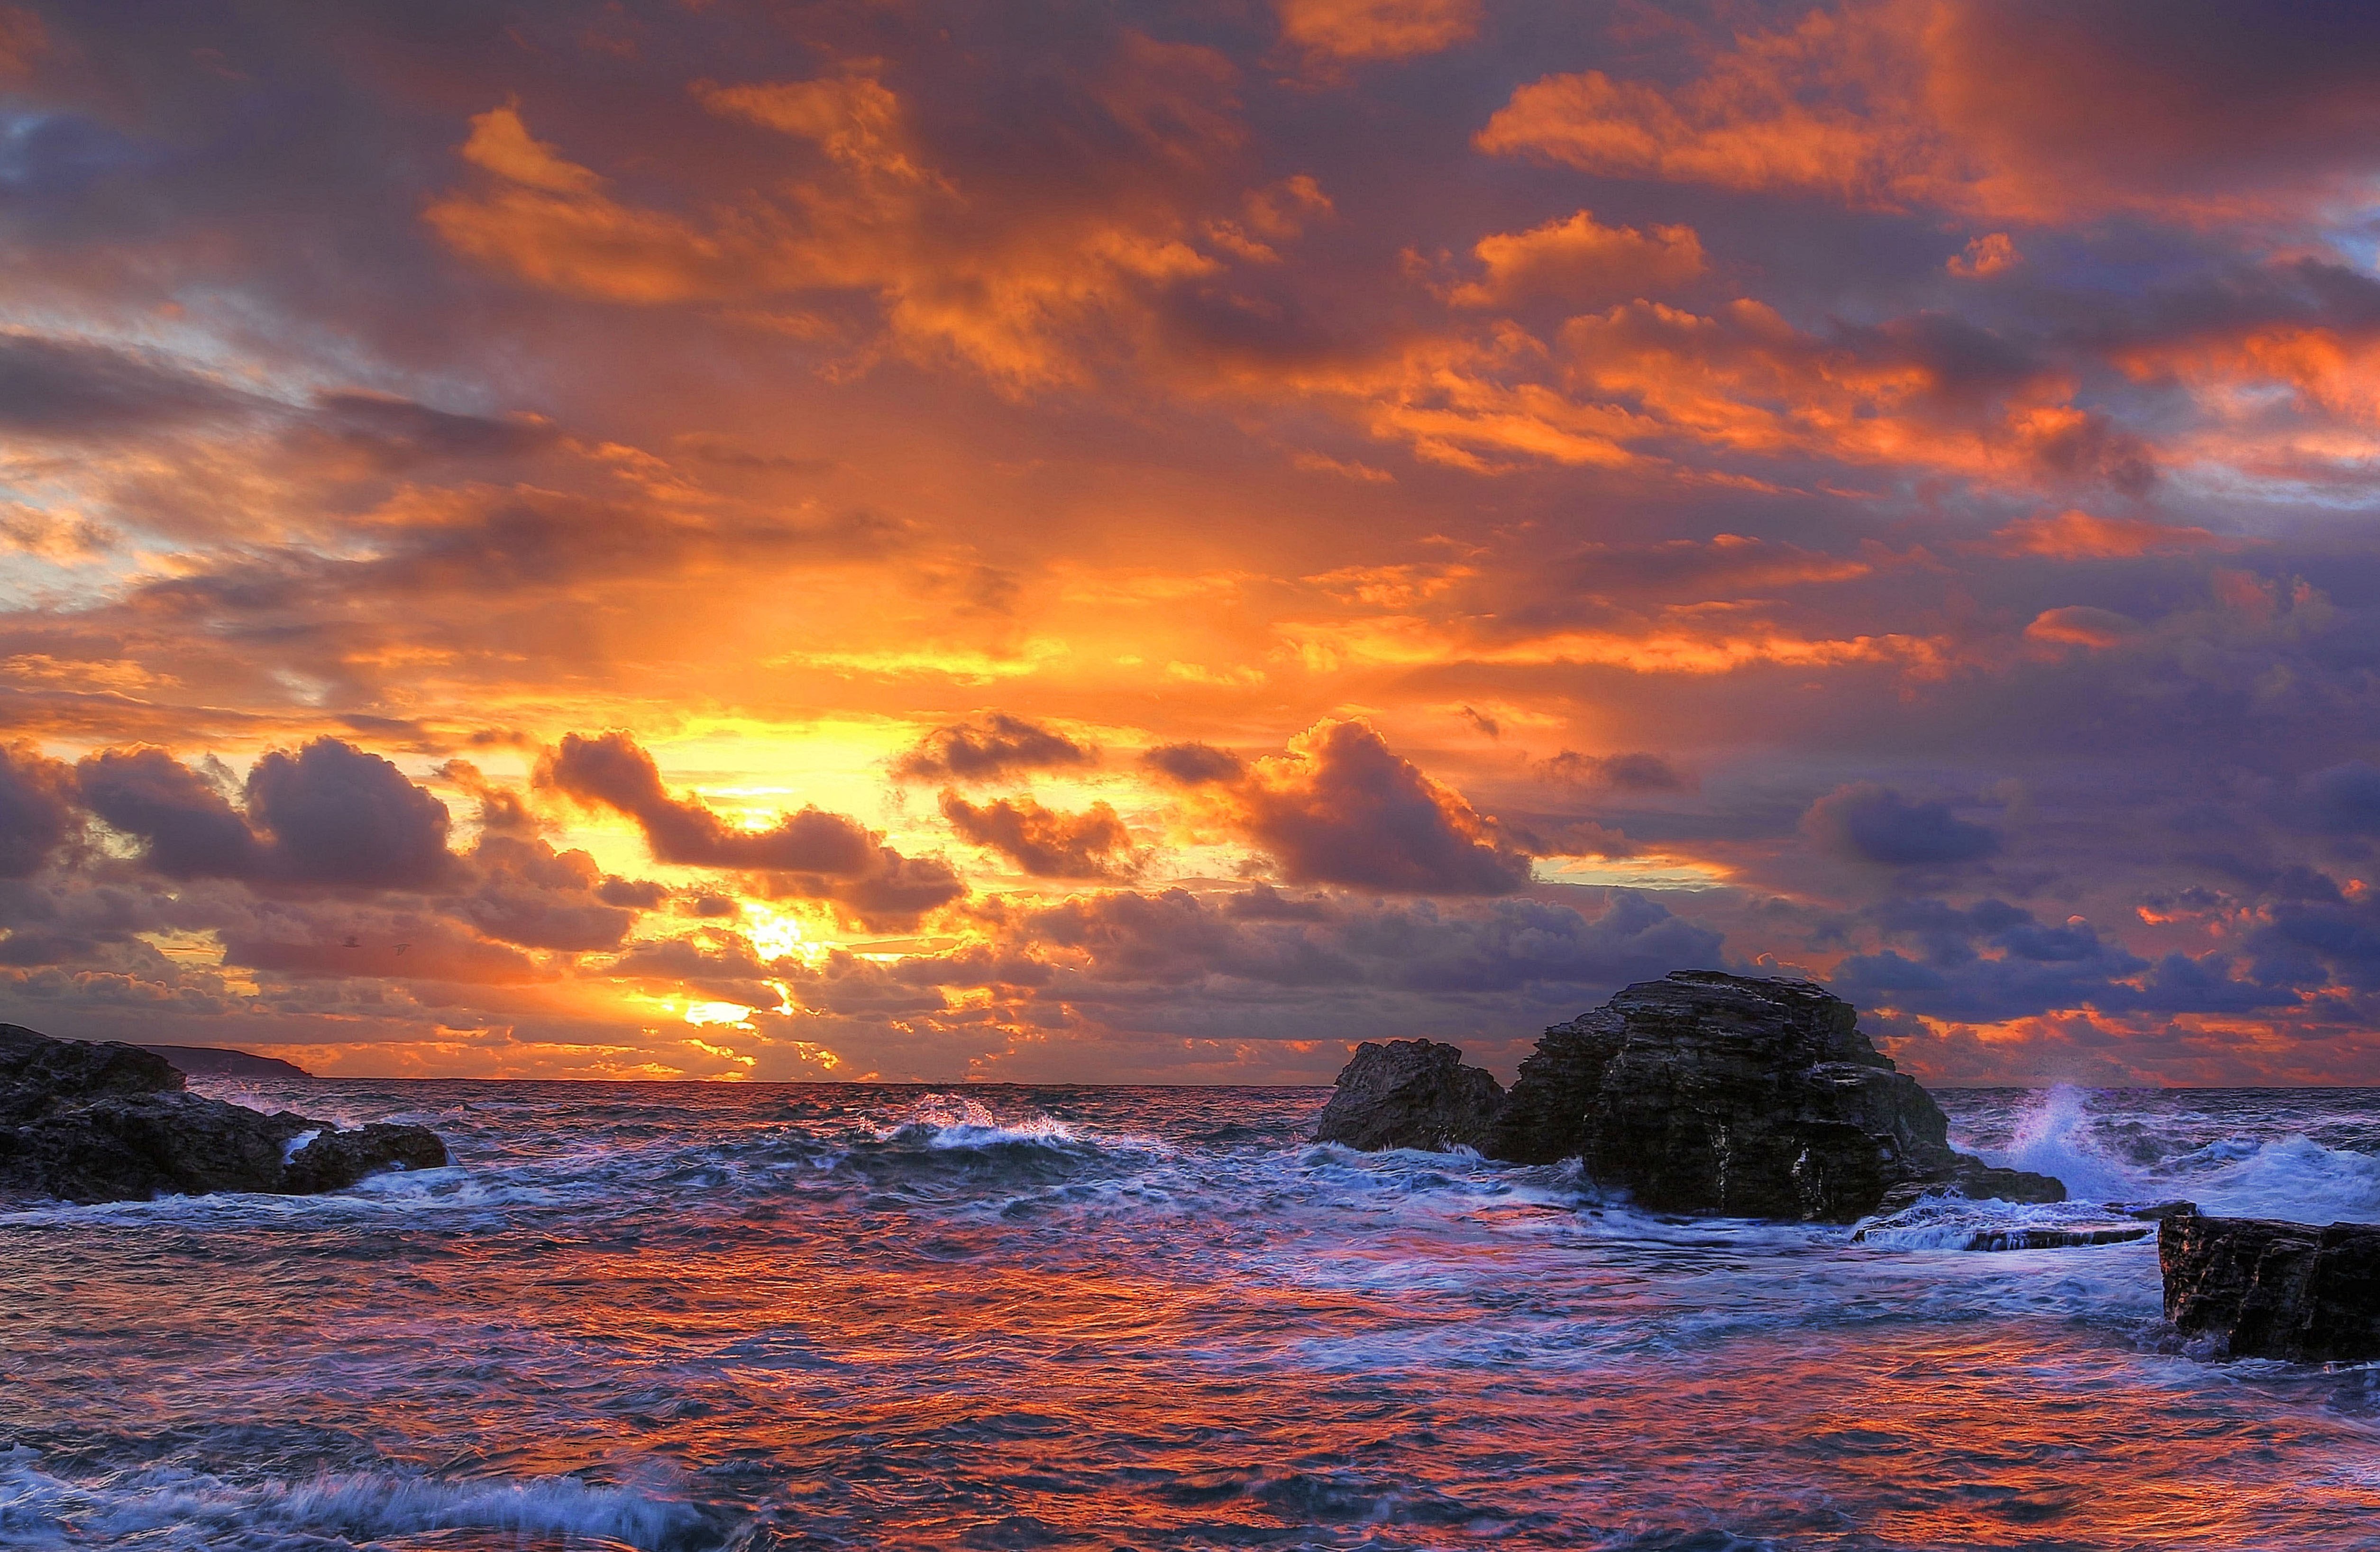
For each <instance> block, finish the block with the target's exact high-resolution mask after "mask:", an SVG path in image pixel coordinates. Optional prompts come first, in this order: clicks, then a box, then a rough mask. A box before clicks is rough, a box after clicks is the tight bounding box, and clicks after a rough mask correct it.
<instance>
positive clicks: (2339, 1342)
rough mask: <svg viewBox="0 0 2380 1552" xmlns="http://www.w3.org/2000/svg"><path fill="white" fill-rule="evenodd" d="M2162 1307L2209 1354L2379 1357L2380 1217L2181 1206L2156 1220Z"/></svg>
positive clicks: (2338, 1360)
mask: <svg viewBox="0 0 2380 1552" xmlns="http://www.w3.org/2000/svg"><path fill="white" fill-rule="evenodd" d="M2157 1266H2158V1267H2159V1268H2160V1269H2161V1270H2162V1271H2163V1272H2164V1273H2165V1314H2166V1318H2167V1319H2168V1320H2170V1321H2172V1322H2173V1325H2174V1328H2175V1329H2176V1330H2178V1331H2180V1333H2181V1334H2182V1335H2183V1336H2185V1337H2194V1338H2197V1339H2199V1340H2201V1341H2203V1342H2204V1344H2205V1350H2206V1351H2207V1352H2208V1353H2209V1355H2210V1356H2216V1357H2229V1358H2278V1359H2281V1360H2283V1361H2284V1362H2287V1363H2292V1364H2359V1363H2365V1362H2368V1361H2370V1360H2372V1359H2375V1358H2380V1225H2374V1224H2368V1223H2334V1224H2332V1225H2331V1226H2330V1227H2329V1228H2327V1229H2317V1228H2315V1227H2313V1225H2312V1224H2306V1223H2284V1222H2279V1221H2277V1220H2275V1219H2261V1218H2206V1217H2203V1216H2201V1215H2199V1214H2197V1213H2195V1212H2186V1213H2175V1214H2173V1215H2171V1216H2169V1217H2168V1218H2166V1219H2164V1220H2163V1221H2162V1222H2160V1223H2159V1224H2158V1225H2157Z"/></svg>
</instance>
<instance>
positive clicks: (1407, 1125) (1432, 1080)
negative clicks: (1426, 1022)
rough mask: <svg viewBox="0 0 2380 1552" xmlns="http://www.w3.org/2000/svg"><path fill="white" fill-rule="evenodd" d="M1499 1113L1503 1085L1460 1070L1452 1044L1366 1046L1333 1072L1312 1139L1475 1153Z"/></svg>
mask: <svg viewBox="0 0 2380 1552" xmlns="http://www.w3.org/2000/svg"><path fill="white" fill-rule="evenodd" d="M1503 1108H1504V1089H1503V1085H1500V1084H1499V1083H1498V1082H1497V1081H1496V1080H1495V1079H1494V1078H1493V1077H1491V1076H1490V1075H1489V1074H1488V1073H1486V1072H1485V1071H1483V1070H1482V1069H1480V1068H1477V1067H1465V1066H1463V1050H1462V1048H1461V1047H1459V1046H1449V1045H1442V1044H1440V1043H1439V1042H1438V1041H1436V1040H1390V1041H1389V1042H1388V1043H1387V1044H1386V1045H1382V1044H1379V1043H1378V1042H1377V1041H1371V1040H1366V1042H1365V1043H1364V1044H1362V1045H1360V1046H1358V1047H1356V1048H1355V1057H1354V1061H1350V1062H1348V1063H1347V1066H1346V1069H1345V1070H1344V1071H1343V1072H1342V1073H1340V1074H1339V1087H1338V1092H1336V1093H1334V1094H1333V1095H1331V1097H1330V1104H1328V1105H1326V1106H1324V1107H1323V1110H1322V1115H1321V1117H1320V1119H1319V1120H1318V1121H1317V1122H1315V1125H1314V1139H1315V1141H1317V1142H1321V1143H1344V1144H1346V1145H1347V1146H1349V1147H1356V1148H1367V1149H1368V1148H1401V1147H1409V1148H1428V1149H1432V1150H1434V1151H1438V1152H1444V1151H1446V1150H1447V1149H1449V1148H1451V1147H1454V1146H1458V1145H1461V1146H1467V1147H1477V1146H1479V1145H1480V1143H1481V1142H1482V1140H1484V1139H1485V1138H1486V1137H1487V1135H1488V1129H1489V1128H1490V1127H1491V1126H1493V1125H1494V1124H1495V1122H1496V1118H1497V1116H1498V1114H1499V1113H1500V1111H1501V1110H1502V1109H1503Z"/></svg>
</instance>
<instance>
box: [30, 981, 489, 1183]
mask: <svg viewBox="0 0 2380 1552" xmlns="http://www.w3.org/2000/svg"><path fill="white" fill-rule="evenodd" d="M185 1082H186V1080H185V1079H184V1076H183V1074H182V1073H181V1072H180V1071H179V1070H178V1069H176V1067H175V1066H174V1065H173V1064H172V1063H170V1062H168V1061H166V1060H165V1059H164V1057H161V1056H158V1055H156V1054H155V1053H153V1052H151V1051H146V1050H143V1049H140V1048H139V1047H137V1046H128V1045H120V1044H117V1043H115V1042H113V1041H109V1042H99V1043H86V1042H83V1041H79V1040H54V1039H51V1038H50V1037H48V1036H46V1035H42V1034H40V1033H37V1032H36V1031H34V1030H30V1029H26V1028H23V1027H22V1026H20V1025H13V1024H6V1025H0V1196H13V1197H30V1196H52V1197H57V1198H59V1199H61V1200H64V1201H69V1202H123V1201H141V1200H145V1199H147V1198H149V1197H152V1196H158V1195H164V1194H187V1195H200V1194H206V1193H208V1192H215V1191H261V1192H273V1193H276V1194H285V1195H297V1194H310V1193H314V1192H322V1191H339V1190H344V1189H345V1188H346V1187H347V1186H350V1185H353V1184H355V1183H356V1182H358V1181H359V1180H362V1179H363V1178H364V1177H365V1176H367V1175H370V1174H376V1173H378V1172H380V1171H381V1170H398V1169H406V1170H426V1169H435V1168H437V1167H438V1166H440V1165H442V1164H444V1163H445V1162H446V1161H447V1158H446V1145H445V1144H444V1143H443V1142H441V1141H440V1140H439V1138H438V1134H436V1133H434V1132H432V1131H431V1130H430V1129H429V1128H427V1127H424V1126H407V1125H394V1124H388V1123H375V1124H372V1125H370V1126H363V1127H357V1128H353V1129H350V1130H346V1131H341V1130H340V1129H339V1128H337V1127H335V1126H334V1125H332V1124H331V1123H329V1122H321V1121H315V1120H311V1119H310V1118H309V1117H306V1116H302V1115H293V1114H290V1113H289V1112H287V1111H281V1112H277V1113H275V1114H272V1115H266V1114H263V1113H262V1112H261V1111H257V1110H251V1109H247V1108H246V1107H244V1106H239V1105H234V1104H231V1103H229V1102H228V1101H225V1100H222V1099H210V1098H207V1097H203V1096H200V1095H196V1094H191V1093H189V1092H188V1091H187V1089H186V1087H185Z"/></svg>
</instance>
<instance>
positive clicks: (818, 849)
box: [0, 0, 2380, 1085]
mask: <svg viewBox="0 0 2380 1552" xmlns="http://www.w3.org/2000/svg"><path fill="white" fill-rule="evenodd" d="M2375 146H2380V13H2375V12H2374V10H2373V9H2372V8H2371V7H2369V6H2359V5H2324V4H2319V3H2314V0H2301V3H2293V4H2291V5H2289V6H2286V7H2282V6H2250V5H2239V4H2229V5H2212V4H2204V3H2201V0H2103V3H2099V4H2095V5H2092V6H2071V5H2069V4H2063V3H2051V0H1987V3H1986V0H1885V3H1880V4H1868V3H1863V4H1851V5H1843V6H1818V7H1815V8H1813V7H1809V6H1801V5H1784V6H1765V5H1753V4H1743V5H1738V4H1730V3H1724V0H1722V3H1717V4H1709V5H1692V4H1680V5H1663V6H1648V5H1643V4H1637V3H1634V0H1613V3H1606V0H1576V3H1570V4H1562V5H1547V4H1543V3H1541V0H1510V3H1506V0H1207V3H1205V4H1196V5H1192V4H1179V5H1176V4H1157V3H1146V4H1144V3H1129V4H1114V3H1097V4H1094V3H1088V0H1086V3H1082V4H1071V3H1067V0H1037V3H1035V4H1033V5H1030V6H1026V5H1017V4H1012V3H1007V0H980V3H970V0H949V3H940V0H878V3H868V0H821V3H818V4H795V3H784V4H759V3H739V0H638V3H629V0H618V3H612V4H569V5H564V4H510V3H505V0H391V3H387V4H371V3H365V0H353V3H348V4H342V5H338V6H321V5H306V4H295V3H286V4H284V3H273V0H248V3H243V4H237V5H232V4H213V3H206V0H192V3H189V4H181V5H175V6H153V5H140V4H133V3H117V4H99V3H93V4H55V5H52V4H36V5H21V4H19V5H7V6H0V257H5V264H6V270H5V273H6V282H5V285H0V305H5V317H0V718H5V721H6V726H5V728H0V928H5V932H6V936H5V938H0V1018H5V1019H6V1020H10V1021H13V1022H16V1023H19V1024H23V1025H30V1026H32V1027H34V1028H37V1029H41V1030H43V1031H46V1032H48V1033H51V1034H55V1035H60V1036H69V1037H87V1038H128V1039H138V1040H144V1041H151V1042H163V1043H180V1044H201V1045H226V1046H237V1047H239V1048H241V1049H249V1050H256V1051H261V1052H266V1053H270V1054H274V1055H280V1056H285V1057H288V1058H290V1059H292V1060H296V1061H301V1062H302V1063H304V1064H305V1065H307V1066H309V1067H310V1068H311V1069H313V1070H315V1071H317V1072H321V1073H353V1074H395V1075H447V1076H519V1077H590V1078H681V1077H684V1078H717V1079H730V1080H738V1079H741V1080H759V1081H775V1080H800V1079H819V1078H834V1079H856V1078H881V1079H887V1080H912V1079H914V1080H920V1081H929V1082H951V1081H958V1080H965V1079H980V1080H994V1081H1029V1082H1093V1083H1097V1082H1149V1083H1282V1082H1328V1081H1329V1079H1330V1076H1331V1074H1332V1073H1335V1072H1336V1071H1337V1069H1338V1068H1339V1067H1340V1065H1342V1063H1343V1061H1345V1059H1346V1056H1347V1054H1348V1052H1349V1050H1350V1049H1351V1048H1352V1046H1353V1045H1354V1043H1355V1042H1358V1041H1361V1040H1364V1039H1385V1038H1398V1037H1415V1036H1427V1037H1434V1038H1439V1039H1447V1040H1452V1041H1454V1042H1456V1043H1458V1044H1461V1045H1463V1047H1464V1048H1465V1049H1467V1050H1468V1051H1469V1052H1470V1053H1471V1055H1472V1057H1473V1059H1474V1060H1475V1061H1481V1062H1483V1063H1484V1064H1486V1065H1488V1066H1489V1067H1490V1068H1492V1069H1494V1070H1496V1071H1498V1072H1500V1073H1503V1074H1505V1075H1508V1076H1509V1074H1510V1073H1511V1072H1512V1067H1513V1064H1514V1063H1515V1062H1516V1061H1518V1060H1519V1059H1520V1057H1521V1056H1523V1055H1524V1054H1525V1053H1526V1052H1527V1050H1528V1049H1530V1046H1531V1045H1532V1043H1533V1042H1534V1040H1535V1038H1536V1035H1537V1034H1538V1033H1539V1032H1540V1031H1541V1030H1542V1028H1543V1027H1544V1026H1545V1025H1548V1024H1549V1023H1552V1022H1555V1021H1558V1020H1561V1019H1566V1018H1569V1017H1571V1016H1573V1015H1574V1014H1576V1013H1578V1012H1582V1011H1584V1010H1585V1009H1587V1008H1589V1007H1592V1006H1594V1005H1596V1004H1597V1003H1599V1002H1600V1001H1602V1000H1604V999H1605V998H1606V997H1608V996H1609V994H1610V993H1611V992H1612V991H1613V990H1615V989H1616V988H1619V987H1621V986H1622V985H1624V984H1626V983H1628V982H1630V981H1633V980H1639V979H1644V978H1646V977H1650V976H1659V975H1661V974H1664V973H1665V972H1667V971H1669V970H1671V969H1678V968H1689V967H1699V968H1708V967H1718V968H1727V969H1732V970H1736V971H1740V972H1743V973H1746V974H1754V975H1793V976H1809V977H1812V978H1815V979H1817V980H1820V981H1822V982H1824V983H1825V984H1827V985H1828V987H1830V988H1833V989H1834V990H1836V991H1837V992H1838V993H1840V995H1842V996H1844V997H1847V998H1850V999H1851V1000H1853V1001H1854V1002H1856V1003H1857V1004H1858V1005H1859V1007H1860V1009H1861V1011H1862V1017H1863V1024H1864V1027H1865V1028H1866V1029H1867V1030H1868V1031H1869V1032H1870V1033H1871V1034H1872V1035H1873V1036H1874V1037H1876V1040H1877V1042H1878V1044H1879V1046H1880V1047H1881V1048H1882V1049H1885V1050H1887V1051H1888V1052H1889V1053H1890V1054H1891V1055H1892V1056H1893V1057H1894V1058H1895V1059H1896V1060H1897V1061H1899V1063H1900V1065H1901V1067H1902V1068H1903V1070H1905V1071H1908V1072H1911V1073H1915V1074H1917V1075H1918V1076H1919V1077H1920V1078H1921V1079H1923V1080H1924V1081H1926V1082H1928V1083H1933V1084H1939V1085H1974V1084H1995V1083H2038V1082H2051V1081H2070V1082H2077V1083H2086V1084H2102V1085H2114V1084H2123V1085H2208V1084H2276V1085H2278V1084H2326V1083H2365V1084H2374V1083H2380V892H2375V880H2380V860H2375V851H2374V845H2375V842H2380V763H2375V762H2380V533H2375V530H2374V525H2373V523H2372V520H2371V514H2372V510H2373V504H2374V495H2375V491H2380V270H2376V269H2375V263H2380V178H2375V175H2380V152H2375V150H2374V147H2375Z"/></svg>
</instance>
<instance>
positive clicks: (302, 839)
mask: <svg viewBox="0 0 2380 1552" xmlns="http://www.w3.org/2000/svg"><path fill="white" fill-rule="evenodd" d="M76 777H77V785H78V789H79V794H80V796H81V798H82V801H83V802H84V803H85V804H86V805H88V806H90V808H91V812H92V813H94V814H96V815H98V816H99V818H102V819H103V820H105V821H106V822H107V823H108V824H109V825H110V826H111V827H113V828H114V829H115V830H118V831H122V832H124V833H125V834H127V835H130V836H133V837H135V838H136V839H138V840H139V841H140V842H141V843H142V849H141V860H142V862H144V863H145V864H146V865H147V866H149V867H152V868H154V869H156V870H157V871H158V872H160V873H163V874H164V875H165V876H166V877H168V878H176V879H208V878H213V879H247V880H249V881H251V882H257V883H277V884H315V885H322V886H327V887H333V888H346V889H427V888H431V887H433V886H435V885H436V884H438V883H439V882H440V881H442V880H443V879H445V877H446V876H447V872H448V868H449V867H450V865H451V864H452V862H453V860H454V859H453V857H452V855H450V854H449V853H448V852H447V850H446V832H447V826H448V818H447V813H446V806H445V805H444V804H443V803H441V802H439V801H438V799H437V798H436V797H434V796H432V795H431V794H429V793H427V792H424V791H422V790H421V789H420V788H419V787H418V786H415V785H414V784H413V782H411V781H409V780H407V777H406V775H405V773H404V772H403V771H401V770H398V769H397V768H396V767H395V765H394V764H392V763H391V762H390V761H388V760H387V759H384V758H382V757H381V756H379V755H374V754H369V753H367V752H365V751H364V750H361V749H358V748H357V747H356V746H353V745H351V744H346V743H343V742H341V741H339V740H338V739H335V738H318V739H315V740H314V741H313V742H311V743H310V744H308V745H306V746H304V747H303V748H301V749H299V750H298V751H297V753H296V754H294V755H293V754H289V753H286V752H284V751H282V750H277V749H276V750H273V751H271V752H269V753H267V754H266V755H264V756H263V757H262V758H260V759H259V760H258V761H257V762H256V764H255V765H254V766H253V767H252V768H250V770H249V776H248V782H247V785H246V788H245V791H244V794H243V796H244V800H245V812H244V813H243V812H242V811H241V810H239V809H235V808H234V807H233V806H232V805H231V802H230V800H229V799H228V798H226V797H225V795H224V794H223V792H222V790H221V789H220V788H218V787H217V786H216V785H214V784H213V783H212V782H209V781H208V780H207V779H206V778H205V777H203V776H201V775H200V774H199V773H198V772H197V771H194V770H190V769H189V768H188V767H187V766H185V765H183V764H181V763H180V762H179V761H177V760H176V759H175V758H173V757H172V756H171V755H168V754H166V753H165V752H164V751H163V750H160V749H138V750H131V751H113V750H111V751H104V752H102V753H100V754H96V755H92V756H89V757H87V758H84V759H83V760H82V761H81V762H80V764H79V765H78V766H77V768H76Z"/></svg>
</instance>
